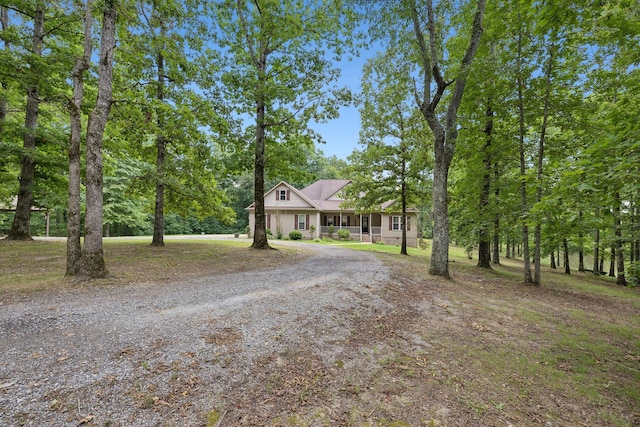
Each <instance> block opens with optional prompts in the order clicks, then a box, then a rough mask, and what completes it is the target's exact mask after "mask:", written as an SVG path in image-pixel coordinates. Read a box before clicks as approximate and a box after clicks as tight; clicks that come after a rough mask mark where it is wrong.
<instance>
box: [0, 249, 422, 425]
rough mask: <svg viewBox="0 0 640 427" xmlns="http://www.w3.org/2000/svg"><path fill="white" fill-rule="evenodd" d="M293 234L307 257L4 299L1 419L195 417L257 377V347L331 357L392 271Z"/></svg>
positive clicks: (377, 303) (375, 301) (274, 353)
mask: <svg viewBox="0 0 640 427" xmlns="http://www.w3.org/2000/svg"><path fill="white" fill-rule="evenodd" d="M282 244H287V242H282ZM289 244H292V243H291V242H289ZM295 245H296V246H298V247H305V250H307V249H308V250H311V251H313V252H314V254H313V256H311V257H309V258H307V259H306V260H304V261H302V262H299V263H296V264H290V265H284V266H281V267H278V268H274V269H268V270H257V271H251V272H243V273H234V274H222V275H218V276H212V277H203V278H198V279H194V280H189V281H184V282H179V283H169V284H148V285H143V286H113V287H102V288H99V287H93V288H92V287H87V288H83V289H72V290H64V291H56V290H51V291H48V292H42V293H37V294H34V295H32V296H31V297H30V299H29V300H26V301H4V302H2V303H1V307H2V309H1V310H0V325H1V329H0V353H1V354H2V358H1V359H0V425H2V426H78V425H82V424H85V423H87V424H89V423H92V424H91V425H101V426H102V425H109V426H165V425H166V426H172V425H180V426H190V425H193V426H196V425H203V424H204V422H205V421H206V414H207V413H208V412H209V411H211V410H212V409H213V405H214V402H219V401H220V400H221V399H223V400H224V397H225V396H228V395H230V394H232V393H238V392H241V391H242V390H251V389H252V387H254V386H255V385H256V384H255V381H257V379H256V378H254V377H252V375H251V372H252V370H253V369H254V368H255V367H256V364H258V363H261V360H262V359H263V358H266V357H273V360H274V361H275V362H274V363H276V364H279V363H283V362H282V359H281V358H280V356H278V355H279V354H285V353H286V352H292V351H296V349H298V348H309V346H311V348H312V349H313V352H314V353H315V354H316V355H317V356H318V357H319V358H320V359H321V360H322V362H324V363H325V364H326V365H332V364H333V363H335V361H336V360H337V358H338V357H339V355H340V352H341V351H342V343H343V342H344V341H345V340H346V339H347V338H348V336H349V334H350V331H351V319H352V315H350V314H349V313H353V314H354V315H355V314H357V315H371V314H372V313H374V312H375V313H378V312H380V311H381V310H386V309H388V306H387V303H386V302H384V301H383V300H382V299H381V298H380V297H379V296H378V295H377V294H376V291H377V290H379V289H381V288H382V286H383V285H384V283H385V282H387V281H388V280H389V275H388V271H387V269H386V267H384V266H383V264H382V263H381V262H380V261H379V260H378V259H377V258H376V257H375V256H374V255H372V254H370V253H366V252H359V251H351V250H346V249H341V248H338V247H331V246H320V245H305V244H303V243H299V242H296V243H295ZM409 339H411V337H409Z"/></svg>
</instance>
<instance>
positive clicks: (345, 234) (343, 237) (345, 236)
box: [338, 228, 351, 240]
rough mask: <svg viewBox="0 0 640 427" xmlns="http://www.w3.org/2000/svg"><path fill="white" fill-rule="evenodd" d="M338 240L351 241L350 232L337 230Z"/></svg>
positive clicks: (342, 229)
mask: <svg viewBox="0 0 640 427" xmlns="http://www.w3.org/2000/svg"><path fill="white" fill-rule="evenodd" d="M338 239H339V240H351V232H350V231H349V230H347V229H345V228H341V229H340V230H338Z"/></svg>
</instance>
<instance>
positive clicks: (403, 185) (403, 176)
mask: <svg viewBox="0 0 640 427" xmlns="http://www.w3.org/2000/svg"><path fill="white" fill-rule="evenodd" d="M401 156H402V165H401V168H402V171H401V180H402V181H401V184H400V186H401V188H400V190H401V194H402V247H401V248H400V254H401V255H409V254H408V253H407V182H406V173H407V154H406V150H405V147H404V143H402V150H401Z"/></svg>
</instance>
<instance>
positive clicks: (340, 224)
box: [340, 211, 342, 230]
mask: <svg viewBox="0 0 640 427" xmlns="http://www.w3.org/2000/svg"><path fill="white" fill-rule="evenodd" d="M340 230H342V211H340Z"/></svg>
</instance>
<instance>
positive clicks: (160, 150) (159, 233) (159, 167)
mask: <svg viewBox="0 0 640 427" xmlns="http://www.w3.org/2000/svg"><path fill="white" fill-rule="evenodd" d="M160 36H161V37H163V38H164V36H165V26H164V22H163V23H161V24H160ZM163 44H164V40H162V43H161V45H163ZM156 66H157V67H158V82H157V88H156V98H157V100H158V102H159V103H160V104H162V103H163V102H164V82H165V76H164V56H163V54H162V48H160V50H159V51H158V53H157V57H156ZM156 114H157V125H158V131H157V134H156V148H157V156H156V203H155V209H154V216H153V239H152V241H151V246H160V247H162V246H164V186H165V184H164V163H165V159H166V149H167V141H166V136H165V118H164V112H163V110H162V107H160V108H158V110H157V112H156Z"/></svg>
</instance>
